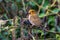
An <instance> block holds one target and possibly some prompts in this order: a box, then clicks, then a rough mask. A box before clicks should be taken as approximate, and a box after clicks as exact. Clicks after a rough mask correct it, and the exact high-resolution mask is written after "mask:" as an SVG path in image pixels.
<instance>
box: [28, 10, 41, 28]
mask: <svg viewBox="0 0 60 40" xmlns="http://www.w3.org/2000/svg"><path fill="white" fill-rule="evenodd" d="M28 14H29V16H28V20H29V22H30V23H31V24H32V25H35V26H37V27H40V26H41V25H42V20H41V19H40V18H39V17H38V15H37V13H36V11H35V10H33V9H31V10H29V12H28Z"/></svg>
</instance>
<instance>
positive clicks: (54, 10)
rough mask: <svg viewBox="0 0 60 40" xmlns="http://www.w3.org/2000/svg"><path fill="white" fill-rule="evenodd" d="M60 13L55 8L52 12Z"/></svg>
mask: <svg viewBox="0 0 60 40" xmlns="http://www.w3.org/2000/svg"><path fill="white" fill-rule="evenodd" d="M59 11H60V10H59V9H57V8H55V9H53V10H52V12H54V13H58V12H59Z"/></svg>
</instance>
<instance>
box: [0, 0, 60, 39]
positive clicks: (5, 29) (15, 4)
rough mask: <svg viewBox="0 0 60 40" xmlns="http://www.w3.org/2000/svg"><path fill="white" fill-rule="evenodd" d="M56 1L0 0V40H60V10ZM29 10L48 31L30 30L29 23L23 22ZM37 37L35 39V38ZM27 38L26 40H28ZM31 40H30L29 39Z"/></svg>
mask: <svg viewBox="0 0 60 40" xmlns="http://www.w3.org/2000/svg"><path fill="white" fill-rule="evenodd" d="M58 5H59V2H58V1H57V0H0V20H2V22H3V23H2V22H1V21H0V40H15V39H18V38H21V37H23V36H24V37H23V40H24V39H25V37H26V38H27V37H30V36H31V35H30V36H29V34H28V32H29V30H31V32H32V36H31V37H32V39H33V40H35V39H36V40H37V39H38V40H40V39H42V40H43V39H47V40H60V8H59V6H58ZM29 9H34V10H36V12H37V14H38V16H39V17H40V18H41V20H42V21H43V25H44V27H46V29H48V31H47V32H46V31H45V32H44V31H42V30H40V29H39V28H32V29H30V28H29V26H30V23H29V22H28V21H27V22H26V21H25V22H24V23H22V22H23V20H25V19H24V18H26V16H27V13H28V11H29ZM35 37H37V38H35ZM28 39H29V38H27V39H26V40H28ZM30 39H31V38H30Z"/></svg>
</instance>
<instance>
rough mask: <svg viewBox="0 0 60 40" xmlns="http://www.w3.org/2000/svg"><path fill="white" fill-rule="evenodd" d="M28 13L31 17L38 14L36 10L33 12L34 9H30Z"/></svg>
mask: <svg viewBox="0 0 60 40" xmlns="http://www.w3.org/2000/svg"><path fill="white" fill-rule="evenodd" d="M28 13H29V14H31V15H33V14H36V12H35V10H33V9H30V10H29V12H28Z"/></svg>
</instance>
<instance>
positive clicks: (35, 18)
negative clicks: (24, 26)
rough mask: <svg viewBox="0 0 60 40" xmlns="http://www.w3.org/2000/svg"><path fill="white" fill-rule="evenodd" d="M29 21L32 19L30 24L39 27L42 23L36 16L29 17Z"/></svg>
mask: <svg viewBox="0 0 60 40" xmlns="http://www.w3.org/2000/svg"><path fill="white" fill-rule="evenodd" d="M30 19H32V22H33V23H34V24H35V25H37V26H39V25H41V23H42V21H41V20H40V18H39V17H38V16H37V15H34V16H31V18H30Z"/></svg>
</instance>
